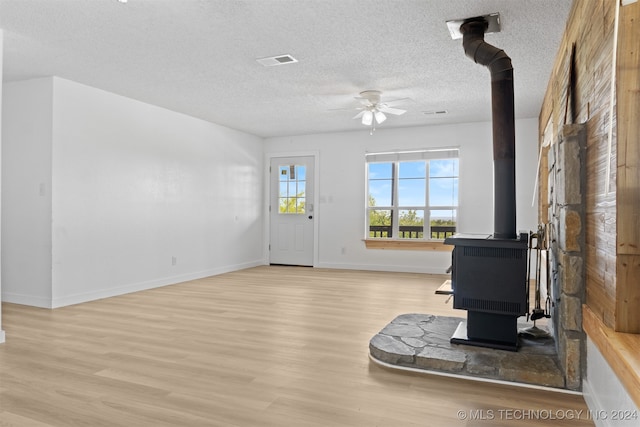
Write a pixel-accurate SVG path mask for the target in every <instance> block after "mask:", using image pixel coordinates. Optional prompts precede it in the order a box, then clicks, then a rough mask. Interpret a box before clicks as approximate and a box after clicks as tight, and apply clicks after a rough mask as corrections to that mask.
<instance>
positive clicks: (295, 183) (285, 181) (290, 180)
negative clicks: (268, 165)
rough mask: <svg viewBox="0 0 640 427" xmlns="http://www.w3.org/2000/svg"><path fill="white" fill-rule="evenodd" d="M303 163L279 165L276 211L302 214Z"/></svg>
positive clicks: (304, 178)
mask: <svg viewBox="0 0 640 427" xmlns="http://www.w3.org/2000/svg"><path fill="white" fill-rule="evenodd" d="M306 169H307V168H306V166H305V165H280V166H279V167H278V170H279V175H278V176H279V179H278V181H279V186H280V190H279V195H278V212H279V213H281V214H304V213H305V212H306V210H305V201H306V195H305V187H306V180H307V178H306V174H307V171H306Z"/></svg>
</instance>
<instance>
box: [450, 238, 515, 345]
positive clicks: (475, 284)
mask: <svg viewBox="0 0 640 427" xmlns="http://www.w3.org/2000/svg"><path fill="white" fill-rule="evenodd" d="M445 243H447V244H451V245H454V249H453V255H452V269H451V288H452V290H453V308H457V309H461V310H467V322H466V324H465V323H464V322H462V323H460V325H459V326H458V329H457V330H456V332H455V333H454V335H453V337H452V338H451V342H452V343H455V344H469V345H476V346H482V347H492V348H500V349H506V350H516V349H517V347H518V328H517V324H516V322H517V319H518V317H520V316H522V315H525V314H526V313H527V311H528V307H527V277H526V276H527V253H528V252H527V251H528V235H527V234H526V233H522V234H521V235H520V237H519V238H518V239H496V238H494V237H493V236H480V235H470V234H456V235H455V236H452V237H449V238H447V239H446V240H445Z"/></svg>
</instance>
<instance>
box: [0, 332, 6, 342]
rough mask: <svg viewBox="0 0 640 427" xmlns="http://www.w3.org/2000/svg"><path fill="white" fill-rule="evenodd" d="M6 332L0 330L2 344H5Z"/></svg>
mask: <svg viewBox="0 0 640 427" xmlns="http://www.w3.org/2000/svg"><path fill="white" fill-rule="evenodd" d="M4 339H5V338H4V331H3V330H2V329H0V344H2V343H3V342H4Z"/></svg>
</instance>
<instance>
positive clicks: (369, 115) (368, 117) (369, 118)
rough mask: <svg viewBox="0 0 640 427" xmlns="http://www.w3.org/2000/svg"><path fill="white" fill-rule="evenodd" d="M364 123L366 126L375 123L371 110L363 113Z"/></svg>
mask: <svg viewBox="0 0 640 427" xmlns="http://www.w3.org/2000/svg"><path fill="white" fill-rule="evenodd" d="M362 124H363V125H365V126H371V125H372V124H373V113H372V112H371V111H369V110H367V111H365V112H364V114H363V115H362Z"/></svg>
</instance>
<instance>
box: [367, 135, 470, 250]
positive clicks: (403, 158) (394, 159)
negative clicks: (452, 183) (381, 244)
mask: <svg viewBox="0 0 640 427" xmlns="http://www.w3.org/2000/svg"><path fill="white" fill-rule="evenodd" d="M459 151H460V149H459V148H458V147H446V148H431V149H421V150H411V151H400V150H398V151H388V152H375V153H366V154H365V180H366V185H365V187H366V194H365V240H380V241H435V242H441V241H442V240H443V239H432V238H431V211H432V210H454V211H456V228H457V224H458V223H459V217H460V201H459V193H458V200H457V202H458V203H457V205H455V206H430V205H429V180H430V178H429V175H430V173H429V167H430V164H429V161H431V160H444V159H451V158H456V159H460V155H459ZM418 160H425V161H426V171H425V179H426V183H425V205H424V206H398V185H399V182H400V177H399V169H400V168H399V167H398V165H399V164H400V162H411V161H418ZM369 163H393V167H392V173H393V177H392V186H393V189H392V201H391V203H392V206H375V207H371V206H369V194H370V191H369V182H370V181H369ZM457 179H458V185H459V183H460V163H459V161H458V175H457ZM371 210H389V211H391V213H392V221H391V230H392V231H391V233H392V237H391V238H389V237H370V236H369V218H370V215H369V213H370V211H371ZM401 210H420V211H424V225H423V237H422V238H401V237H400V221H399V219H400V211H401Z"/></svg>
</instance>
